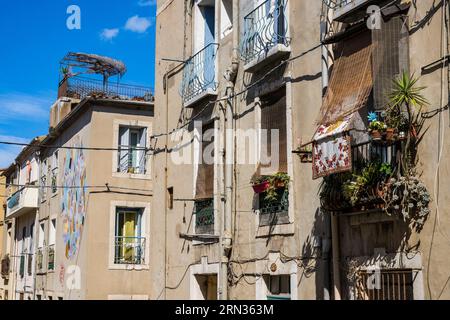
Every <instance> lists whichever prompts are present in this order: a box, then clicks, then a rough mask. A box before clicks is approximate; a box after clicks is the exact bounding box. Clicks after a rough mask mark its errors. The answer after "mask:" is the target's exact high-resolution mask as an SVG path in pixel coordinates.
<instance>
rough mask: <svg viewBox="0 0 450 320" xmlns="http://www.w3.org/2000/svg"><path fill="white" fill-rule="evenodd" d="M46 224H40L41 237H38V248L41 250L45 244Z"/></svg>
mask: <svg viewBox="0 0 450 320" xmlns="http://www.w3.org/2000/svg"><path fill="white" fill-rule="evenodd" d="M44 231H45V223H44V222H41V223H40V224H39V235H38V237H39V238H38V248H39V249H41V248H43V247H44V242H45V233H44Z"/></svg>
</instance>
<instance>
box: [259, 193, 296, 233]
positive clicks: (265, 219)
mask: <svg viewBox="0 0 450 320" xmlns="http://www.w3.org/2000/svg"><path fill="white" fill-rule="evenodd" d="M277 193H278V197H277V199H276V200H273V201H268V200H266V199H265V197H266V193H261V194H259V224H260V226H267V225H275V224H280V223H286V222H289V192H288V191H287V190H285V189H284V188H282V189H279V190H278V191H277Z"/></svg>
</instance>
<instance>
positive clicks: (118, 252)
mask: <svg viewBox="0 0 450 320" xmlns="http://www.w3.org/2000/svg"><path fill="white" fill-rule="evenodd" d="M114 252H115V254H114V263H115V264H143V263H145V238H144V237H115V239H114Z"/></svg>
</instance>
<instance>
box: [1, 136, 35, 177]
mask: <svg viewBox="0 0 450 320" xmlns="http://www.w3.org/2000/svg"><path fill="white" fill-rule="evenodd" d="M0 141H8V142H14V143H29V142H30V141H31V139H27V138H22V137H15V136H2V135H0ZM22 149H23V147H21V146H14V145H3V144H0V168H2V169H5V168H7V167H9V166H10V165H11V164H12V163H13V162H14V160H15V159H16V157H17V156H18V155H19V153H20V151H21V150H22Z"/></svg>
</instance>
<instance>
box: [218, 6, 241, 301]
mask: <svg viewBox="0 0 450 320" xmlns="http://www.w3.org/2000/svg"><path fill="white" fill-rule="evenodd" d="M238 70H239V0H233V53H232V60H231V65H230V66H229V67H228V68H227V70H226V71H225V74H224V77H225V79H226V81H227V84H226V92H225V98H226V104H225V108H226V109H225V131H226V132H225V133H224V135H225V144H224V148H225V149H224V159H225V163H224V171H225V172H224V176H225V188H224V189H225V190H224V193H225V205H224V215H223V234H222V236H221V242H222V243H221V246H222V259H221V286H222V288H221V289H222V290H221V296H220V299H221V300H228V298H229V294H228V262H229V256H230V253H231V249H232V243H233V239H232V212H233V209H232V194H233V158H234V154H233V147H234V130H233V129H234V128H233V123H234V121H233V109H234V101H236V100H235V99H234V86H235V84H236V76H237V73H238Z"/></svg>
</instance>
